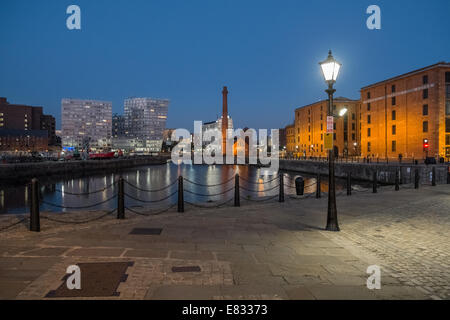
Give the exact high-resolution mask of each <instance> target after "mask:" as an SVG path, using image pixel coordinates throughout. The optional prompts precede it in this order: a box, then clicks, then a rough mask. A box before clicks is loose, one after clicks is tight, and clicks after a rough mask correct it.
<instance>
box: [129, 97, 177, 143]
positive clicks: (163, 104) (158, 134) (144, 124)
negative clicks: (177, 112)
mask: <svg viewBox="0 0 450 320" xmlns="http://www.w3.org/2000/svg"><path fill="white" fill-rule="evenodd" d="M168 109H169V100H167V99H153V98H129V99H126V100H125V104H124V116H125V128H126V130H127V132H128V133H127V136H128V137H129V138H133V139H136V140H138V141H140V143H139V147H138V148H136V149H137V150H135V151H136V152H160V151H161V147H162V141H163V132H164V129H165V128H166V121H167V112H168Z"/></svg>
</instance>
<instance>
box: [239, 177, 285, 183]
mask: <svg viewBox="0 0 450 320" xmlns="http://www.w3.org/2000/svg"><path fill="white" fill-rule="evenodd" d="M279 177H280V176H279V175H277V176H276V177H275V178H273V179H271V180H267V181H263V182H253V181H250V180H248V179H245V178H243V177H241V176H239V179H242V180H244V181H245V182H248V183H251V184H266V183H269V182H272V181H275V180H277V179H278V178H279Z"/></svg>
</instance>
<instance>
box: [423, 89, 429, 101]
mask: <svg viewBox="0 0 450 320" xmlns="http://www.w3.org/2000/svg"><path fill="white" fill-rule="evenodd" d="M422 98H423V99H428V89H423V92H422Z"/></svg>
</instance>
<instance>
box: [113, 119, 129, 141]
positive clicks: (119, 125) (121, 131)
mask: <svg viewBox="0 0 450 320" xmlns="http://www.w3.org/2000/svg"><path fill="white" fill-rule="evenodd" d="M127 133H128V132H127V130H126V127H125V116H123V115H120V114H117V113H115V114H114V115H113V117H112V136H113V138H119V137H124V136H126V134H127Z"/></svg>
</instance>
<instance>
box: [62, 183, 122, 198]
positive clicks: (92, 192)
mask: <svg viewBox="0 0 450 320" xmlns="http://www.w3.org/2000/svg"><path fill="white" fill-rule="evenodd" d="M116 183H117V180H116V181H114V182H113V183H111V184H110V185H107V186H106V187H104V188H103V189H100V190H96V191H91V192H81V193H74V192H69V191H62V190H60V189H55V191H56V192H60V193H62V194H69V195H72V196H87V195H90V194H95V193H99V192H104V191H106V190H108V189H109V188H111V187H112V186H114V185H115V184H116Z"/></svg>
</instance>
